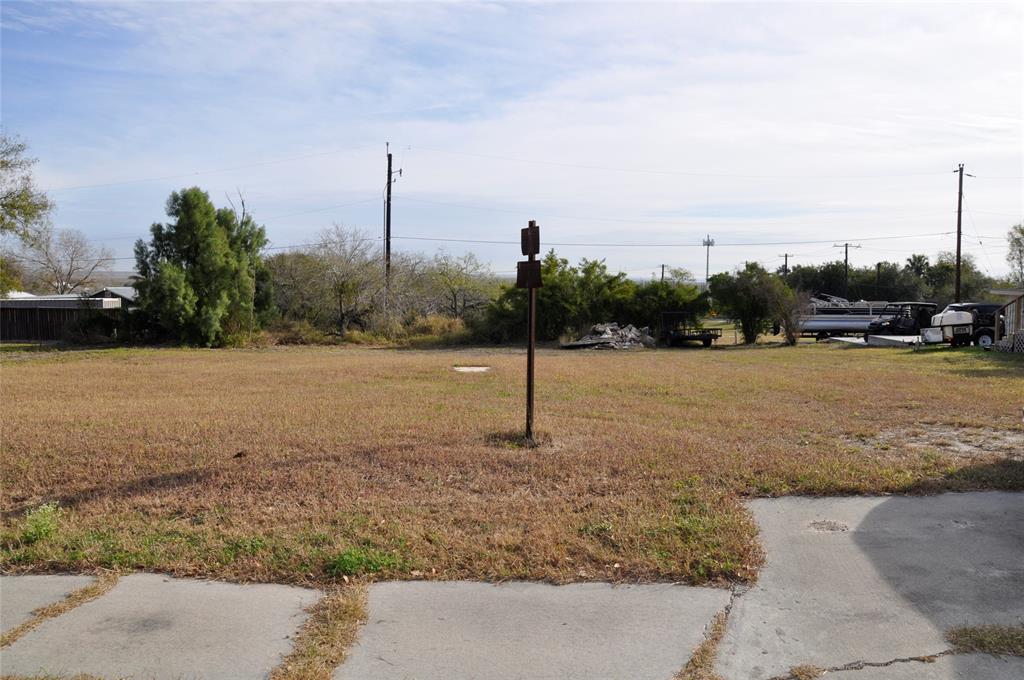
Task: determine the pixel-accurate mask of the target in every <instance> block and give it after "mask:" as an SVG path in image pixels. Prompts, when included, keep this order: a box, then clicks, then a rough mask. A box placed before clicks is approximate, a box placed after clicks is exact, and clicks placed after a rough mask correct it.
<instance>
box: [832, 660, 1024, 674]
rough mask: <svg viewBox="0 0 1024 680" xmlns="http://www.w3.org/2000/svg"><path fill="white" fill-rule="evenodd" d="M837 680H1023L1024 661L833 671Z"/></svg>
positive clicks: (933, 663) (941, 662) (904, 663)
mask: <svg viewBox="0 0 1024 680" xmlns="http://www.w3.org/2000/svg"><path fill="white" fill-rule="evenodd" d="M828 677H829V678H835V679H836V680H1020V678H1024V659H1021V658H1018V657H995V656H990V655H988V654H962V655H957V656H941V657H939V658H937V659H935V660H934V661H913V660H904V661H901V662H890V663H887V664H883V665H879V666H863V667H861V668H858V669H850V670H836V671H830V672H829V674H828Z"/></svg>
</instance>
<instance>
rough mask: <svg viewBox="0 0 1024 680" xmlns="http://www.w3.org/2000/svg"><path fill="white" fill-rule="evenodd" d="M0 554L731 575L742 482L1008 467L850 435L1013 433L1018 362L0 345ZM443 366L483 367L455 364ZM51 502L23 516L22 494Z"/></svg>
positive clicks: (820, 489) (746, 556) (846, 354)
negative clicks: (531, 418)
mask: <svg viewBox="0 0 1024 680" xmlns="http://www.w3.org/2000/svg"><path fill="white" fill-rule="evenodd" d="M2 362H3V363H2V369H0V370H2V374H3V375H2V380H3V384H2V391H3V402H4V408H5V413H4V418H3V420H2V426H0V427H2V432H0V434H2V447H3V455H2V456H0V483H2V488H3V498H2V503H0V510H2V511H3V513H4V520H3V527H2V534H0V568H2V569H4V570H7V571H46V570H88V569H92V568H96V567H106V568H131V569H149V570H159V571H165V572H168V573H173V574H175V575H180V576H187V575H204V576H213V577H219V578H227V579H233V580H243V581H245V580H256V581H284V582H299V583H321V584H323V583H330V582H334V581H337V580H338V579H341V578H342V577H344V576H346V575H349V576H354V575H360V574H373V575H375V576H376V577H387V578H439V579H440V578H443V579H456V578H473V579H486V580H502V579H511V578H525V579H539V580H551V581H556V582H564V581H573V580H611V581H649V580H671V581H686V582H690V583H702V582H709V581H711V582H716V581H717V582H724V581H735V580H748V579H750V578H752V576H753V574H754V573H755V571H756V568H757V566H758V564H759V561H760V552H759V549H758V546H757V542H756V540H755V536H756V527H755V526H754V524H753V522H752V521H751V518H750V517H749V515H748V514H747V513H746V512H745V511H744V509H743V507H742V505H741V500H742V498H743V497H744V496H749V495H782V494H793V493H803V494H846V493H868V492H912V491H922V490H925V491H930V490H937V489H942V488H953V489H968V488H1024V470H1022V464H1021V463H1020V462H1019V461H1012V460H1009V459H998V458H996V457H988V458H985V457H981V458H974V459H965V458H963V457H951V456H949V455H947V454H946V453H945V452H944V451H942V450H941V449H939V448H937V449H935V450H930V449H927V448H924V449H922V448H920V447H916V448H914V449H913V450H911V449H906V450H904V449H902V448H901V447H900V446H899V444H898V442H897V443H895V444H893V443H892V442H890V443H889V444H888V445H887V447H886V449H885V450H874V451H870V450H869V451H865V450H864V448H863V447H862V446H855V445H853V444H851V442H853V441H860V440H862V439H864V438H866V437H869V436H871V435H872V434H873V433H875V432H877V431H878V430H879V429H880V428H909V427H911V426H913V425H915V424H917V423H922V422H925V423H937V424H941V425H943V426H945V427H949V428H954V429H955V428H956V427H972V428H990V429H993V430H1000V431H1008V430H1015V431H1020V429H1021V425H1020V415H1019V414H1020V406H1021V399H1020V391H1019V385H1020V384H1021V379H1022V378H1024V363H1021V362H1020V361H1016V362H1013V361H1007V360H1005V359H1003V358H1001V357H999V356H997V355H994V354H980V353H973V352H956V351H949V350H946V351H934V352H928V351H921V352H910V351H904V350H891V351H890V350H878V351H871V350H862V351H857V350H852V351H851V350H842V349H838V348H835V347H828V346H814V345H801V346H798V347H796V348H780V347H757V348H749V349H746V348H725V349H720V350H711V351H702V350H699V349H696V350H675V351H646V352H634V353H590V352H560V351H541V352H540V353H539V354H538V360H537V366H538V368H537V373H538V388H537V404H538V408H537V425H538V428H539V430H540V432H541V434H542V438H543V442H544V445H543V446H541V447H539V448H538V449H534V450H528V449H525V448H523V447H521V446H518V445H516V442H515V440H514V438H512V437H510V436H509V433H512V432H517V431H518V430H519V429H520V428H521V426H522V424H521V421H522V419H523V391H524V387H523V382H524V380H523V374H524V372H525V371H524V363H525V362H524V356H523V354H522V353H521V352H519V351H507V350H479V349H466V350H454V351H453V350H444V351H442V350H436V351H410V350H379V349H359V348H289V349H270V350H265V351H228V350H221V351H211V350H108V351H98V352H53V353H45V354H35V355H31V356H29V357H28V358H24V357H16V356H14V355H10V356H4V357H3V359H2ZM453 364H475V365H489V366H492V367H493V368H492V370H491V371H490V372H488V373H479V374H466V373H456V372H454V371H452V370H451V367H452V365H453ZM50 501H53V502H56V503H58V504H59V507H60V508H61V509H62V512H61V513H59V516H58V523H59V526H57V528H56V529H55V530H54V531H52V532H49V533H46V535H44V536H41V537H33V538H31V540H26V538H28V533H27V530H26V522H27V521H28V520H27V519H26V515H25V513H26V511H28V510H31V509H33V508H37V507H39V506H40V505H41V504H43V503H45V502H50Z"/></svg>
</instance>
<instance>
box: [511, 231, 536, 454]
mask: <svg viewBox="0 0 1024 680" xmlns="http://www.w3.org/2000/svg"><path fill="white" fill-rule="evenodd" d="M520 241H521V245H522V251H523V255H526V256H527V259H526V260H520V261H519V262H518V263H517V264H516V288H525V289H526V293H527V300H528V303H527V312H526V343H527V344H526V445H527V446H536V445H537V441H536V440H535V439H534V438H533V369H534V352H535V351H536V349H537V289H538V288H540V287H541V285H542V284H541V280H540V261H539V260H538V259H537V255H538V254H539V253H540V227H538V226H537V222H536V220H530V226H528V227H526V228H525V229H522V230H521V232H520Z"/></svg>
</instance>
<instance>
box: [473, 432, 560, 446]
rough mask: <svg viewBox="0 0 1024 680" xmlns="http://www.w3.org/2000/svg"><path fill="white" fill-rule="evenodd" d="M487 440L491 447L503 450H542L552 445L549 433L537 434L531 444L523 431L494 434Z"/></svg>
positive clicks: (488, 436)
mask: <svg viewBox="0 0 1024 680" xmlns="http://www.w3.org/2000/svg"><path fill="white" fill-rule="evenodd" d="M486 440H487V443H488V444H490V445H491V446H497V447H499V448H503V449H540V448H544V447H550V446H551V444H552V439H551V435H550V434H549V433H547V432H535V433H534V435H533V441H532V442H530V441H528V440H527V439H526V433H525V432H523V431H521V430H514V431H513V430H508V431H504V432H492V433H491V434H489V435H487V437H486Z"/></svg>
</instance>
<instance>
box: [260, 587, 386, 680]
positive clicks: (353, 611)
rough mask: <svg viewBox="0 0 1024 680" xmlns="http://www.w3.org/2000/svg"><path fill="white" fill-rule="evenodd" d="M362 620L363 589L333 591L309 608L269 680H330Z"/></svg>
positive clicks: (346, 588)
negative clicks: (288, 650) (305, 617)
mask: <svg viewBox="0 0 1024 680" xmlns="http://www.w3.org/2000/svg"><path fill="white" fill-rule="evenodd" d="M365 620H366V586H365V585H362V584H359V585H356V584H353V585H348V586H344V587H336V588H333V589H332V590H330V591H329V592H327V593H325V594H324V596H323V597H322V598H320V601H319V602H317V603H316V604H315V605H313V606H312V607H311V608H310V611H309V618H308V619H307V620H306V624H305V625H304V626H303V627H302V630H301V631H300V632H299V635H298V637H297V638H296V640H295V645H294V647H293V649H292V653H291V654H289V655H288V657H287V658H286V659H285V660H284V661H283V662H281V665H279V666H278V667H277V668H276V669H274V672H273V673H271V675H270V680H330V678H331V677H332V675H333V673H334V670H335V669H336V668H337V667H338V666H340V665H341V662H342V661H344V660H345V654H346V651H347V650H348V648H349V647H350V646H351V645H352V642H353V641H354V640H355V638H356V634H357V633H358V632H359V626H360V625H361V624H362V623H363V622H364V621H365Z"/></svg>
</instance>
